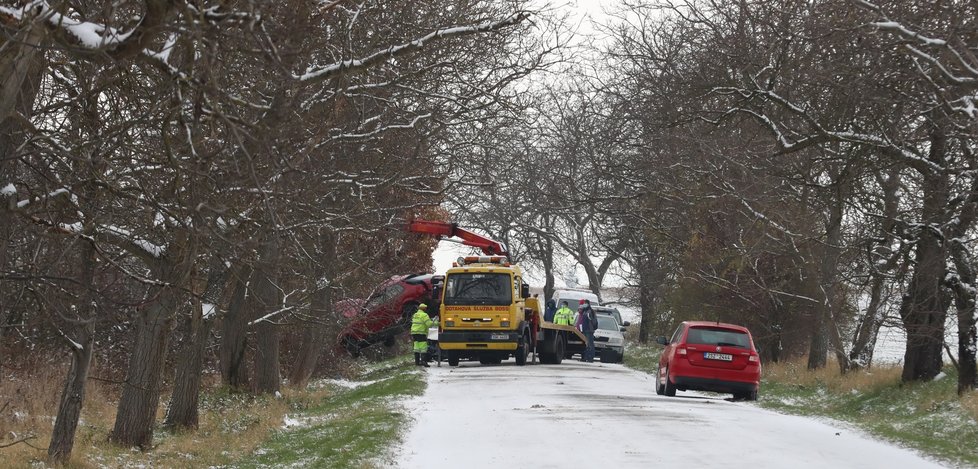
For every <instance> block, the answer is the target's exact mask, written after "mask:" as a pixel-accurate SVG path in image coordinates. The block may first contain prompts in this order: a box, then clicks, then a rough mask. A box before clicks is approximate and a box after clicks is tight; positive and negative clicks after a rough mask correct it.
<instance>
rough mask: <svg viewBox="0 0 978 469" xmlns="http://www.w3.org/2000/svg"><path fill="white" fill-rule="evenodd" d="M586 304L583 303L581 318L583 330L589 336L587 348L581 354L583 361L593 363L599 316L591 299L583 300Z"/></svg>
mask: <svg viewBox="0 0 978 469" xmlns="http://www.w3.org/2000/svg"><path fill="white" fill-rule="evenodd" d="M583 301H584V304H583V305H581V309H580V313H579V314H580V318H581V332H583V333H584V336H585V337H587V348H586V349H584V354H583V355H582V356H581V361H584V362H588V363H593V362H594V331H595V330H597V328H598V316H597V315H596V314H595V313H594V309H592V308H591V300H583Z"/></svg>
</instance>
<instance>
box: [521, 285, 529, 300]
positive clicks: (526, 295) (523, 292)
mask: <svg viewBox="0 0 978 469" xmlns="http://www.w3.org/2000/svg"><path fill="white" fill-rule="evenodd" d="M520 296H521V297H522V298H523V299H524V300H525V299H527V298H529V297H530V286H529V285H527V284H525V283H524V284H523V285H520Z"/></svg>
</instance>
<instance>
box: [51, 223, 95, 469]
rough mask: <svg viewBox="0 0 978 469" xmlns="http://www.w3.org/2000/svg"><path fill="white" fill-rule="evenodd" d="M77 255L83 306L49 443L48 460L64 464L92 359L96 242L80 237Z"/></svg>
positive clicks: (68, 452)
mask: <svg viewBox="0 0 978 469" xmlns="http://www.w3.org/2000/svg"><path fill="white" fill-rule="evenodd" d="M83 243H84V246H83V247H82V255H81V256H80V263H81V277H80V282H79V283H80V284H81V285H83V286H84V287H85V290H84V291H83V292H82V294H81V295H80V298H79V301H78V306H79V307H80V308H81V309H82V310H83V311H82V314H81V315H80V316H79V319H80V321H79V323H78V325H77V327H76V328H75V329H76V331H77V332H76V334H75V338H74V339H73V341H74V344H72V348H71V367H70V368H69V369H68V376H67V377H66V378H65V385H64V389H63V390H62V392H61V402H60V404H59V405H58V415H57V417H56V419H55V421H54V430H53V431H52V432H51V443H50V445H48V460H49V461H50V462H51V463H52V464H57V465H61V464H66V463H67V462H68V459H69V458H71V451H72V448H74V446H75V430H77V428H78V419H79V417H80V416H81V410H82V406H83V405H84V404H85V384H86V382H87V380H88V370H89V367H90V366H91V363H92V352H93V350H94V340H93V338H94V336H95V314H96V313H95V308H96V307H95V262H96V254H97V253H96V250H95V245H93V244H92V243H89V242H87V241H83Z"/></svg>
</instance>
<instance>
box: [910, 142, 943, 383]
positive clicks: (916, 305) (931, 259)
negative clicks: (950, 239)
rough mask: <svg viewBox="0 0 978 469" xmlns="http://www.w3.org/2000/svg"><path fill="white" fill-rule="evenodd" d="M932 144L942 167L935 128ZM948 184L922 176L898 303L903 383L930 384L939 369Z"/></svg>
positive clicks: (935, 176) (937, 174) (929, 175)
mask: <svg viewBox="0 0 978 469" xmlns="http://www.w3.org/2000/svg"><path fill="white" fill-rule="evenodd" d="M930 144H931V148H930V155H929V157H928V158H929V160H930V161H931V162H932V163H934V164H935V165H937V166H939V167H943V166H944V152H945V150H946V148H945V147H946V145H947V138H946V136H945V135H944V133H943V132H942V130H941V129H939V128H937V129H934V131H933V132H932V134H931V136H930ZM948 185H949V183H948V176H947V174H945V173H943V172H934V173H925V174H924V176H923V181H922V188H923V193H924V197H923V206H922V215H923V217H922V218H923V220H922V222H923V223H922V226H921V228H920V235H919V237H918V239H917V243H916V246H915V249H916V259H915V261H916V266H915V268H914V273H913V277H912V278H911V280H910V285H909V287H908V291H907V294H906V295H904V297H903V304H901V305H900V318H901V319H902V320H903V325H904V327H905V328H906V331H907V351H906V353H905V354H904V358H903V375H902V378H903V381H929V380H931V379H933V378H934V377H935V376H937V374H938V373H940V372H941V368H942V366H943V356H942V355H943V350H944V322H945V319H946V318H947V309H948V306H949V299H948V294H947V292H946V291H945V290H944V289H943V288H942V283H943V282H944V277H945V274H946V273H947V267H946V265H947V264H946V263H947V249H946V247H945V243H944V240H943V235H942V233H940V232H938V231H937V227H939V226H942V225H943V224H944V222H945V221H946V220H945V218H946V217H947V214H946V210H947V206H948Z"/></svg>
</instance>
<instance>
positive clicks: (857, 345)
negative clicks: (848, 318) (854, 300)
mask: <svg viewBox="0 0 978 469" xmlns="http://www.w3.org/2000/svg"><path fill="white" fill-rule="evenodd" d="M882 303H883V277H882V276H879V275H876V276H874V277H873V285H872V287H870V292H869V306H867V307H866V313H865V314H864V315H863V317H862V320H861V321H860V322H859V325H858V326H857V327H856V333H855V337H854V338H853V340H852V350H850V351H849V365H850V367H851V369H854V370H858V369H861V368H869V367H871V366H872V364H873V353H874V351H875V350H876V337H877V335H879V330H880V326H881V325H882V324H883V318H882V314H881V312H880V306H881V305H882Z"/></svg>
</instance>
